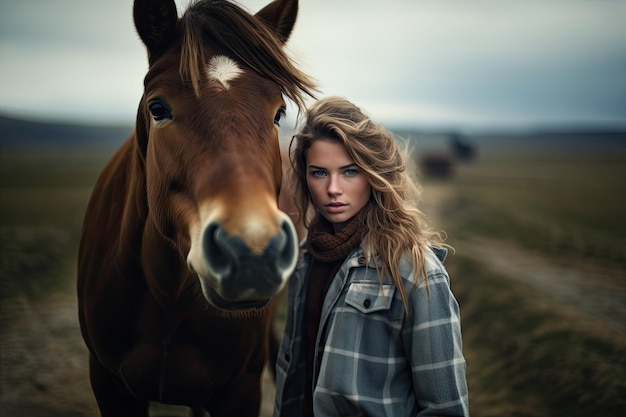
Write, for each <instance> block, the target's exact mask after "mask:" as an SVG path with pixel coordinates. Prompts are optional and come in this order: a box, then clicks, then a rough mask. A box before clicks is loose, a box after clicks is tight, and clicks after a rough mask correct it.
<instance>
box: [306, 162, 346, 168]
mask: <svg viewBox="0 0 626 417" xmlns="http://www.w3.org/2000/svg"><path fill="white" fill-rule="evenodd" d="M355 167H357V164H356V162H353V163H351V164H348V165H344V166H340V167H339V169H348V168H355ZM309 169H327V168H326V167H321V166H317V165H309Z"/></svg>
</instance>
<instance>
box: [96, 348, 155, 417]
mask: <svg viewBox="0 0 626 417" xmlns="http://www.w3.org/2000/svg"><path fill="white" fill-rule="evenodd" d="M89 379H90V380H91V388H92V389H93V393H94V395H95V397H96V401H97V402H98V408H99V409H100V414H101V416H102V417H148V409H149V405H150V404H149V402H148V401H143V400H140V399H138V398H136V397H135V396H133V395H132V394H131V393H130V392H129V391H128V390H127V389H126V387H125V386H124V384H122V382H121V381H120V380H118V379H117V378H115V377H114V376H113V375H112V374H111V373H110V372H109V371H108V370H107V369H106V368H105V367H103V366H102V364H101V363H100V362H99V361H98V359H97V358H96V357H95V356H94V355H93V354H90V355H89Z"/></svg>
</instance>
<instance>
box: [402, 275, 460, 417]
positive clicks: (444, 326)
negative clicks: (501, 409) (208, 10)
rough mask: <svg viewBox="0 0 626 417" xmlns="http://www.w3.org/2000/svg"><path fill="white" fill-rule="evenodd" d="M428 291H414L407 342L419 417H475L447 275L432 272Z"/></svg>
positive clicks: (405, 331)
mask: <svg viewBox="0 0 626 417" xmlns="http://www.w3.org/2000/svg"><path fill="white" fill-rule="evenodd" d="M428 283H429V285H428V288H427V287H426V286H425V285H423V284H420V285H419V286H418V287H413V288H412V289H409V290H408V292H407V294H408V296H409V304H410V305H409V317H408V319H407V322H406V325H405V326H404V329H403V333H402V336H403V343H404V345H405V350H406V352H407V355H408V356H409V357H410V362H411V371H412V378H413V389H414V392H415V397H416V400H417V405H418V413H417V415H418V416H469V403H468V392H467V382H466V376H465V368H466V365H465V358H464V357H463V351H462V350H463V347H462V340H461V323H460V315H459V305H458V303H457V301H456V299H455V298H454V295H453V294H452V291H451V289H450V283H449V277H448V275H447V272H446V271H445V269H444V268H443V266H440V267H438V268H435V269H430V270H429V273H428Z"/></svg>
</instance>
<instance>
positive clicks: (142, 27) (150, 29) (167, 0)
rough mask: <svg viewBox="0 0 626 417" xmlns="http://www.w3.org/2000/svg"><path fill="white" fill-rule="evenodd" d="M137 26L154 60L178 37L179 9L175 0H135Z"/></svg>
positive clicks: (134, 8) (151, 58) (134, 11)
mask: <svg viewBox="0 0 626 417" xmlns="http://www.w3.org/2000/svg"><path fill="white" fill-rule="evenodd" d="M133 17H134V19H135V28H136V29H137V33H138V34H139V37H140V38H141V40H142V41H143V43H144V44H145V45H146V47H147V48H148V58H149V60H150V62H152V61H153V60H154V59H155V58H156V57H157V56H159V55H161V54H162V53H163V52H165V51H166V50H167V49H168V48H169V47H170V46H171V45H172V43H173V42H174V41H176V40H177V39H178V36H179V35H178V11H177V10H176V3H175V2H174V0H135V5H134V7H133Z"/></svg>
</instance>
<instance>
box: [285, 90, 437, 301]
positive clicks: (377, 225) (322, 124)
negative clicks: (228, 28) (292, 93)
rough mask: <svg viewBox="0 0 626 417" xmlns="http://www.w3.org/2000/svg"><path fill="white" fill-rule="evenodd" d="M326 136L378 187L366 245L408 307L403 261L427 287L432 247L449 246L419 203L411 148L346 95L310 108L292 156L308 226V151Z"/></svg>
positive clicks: (298, 201)
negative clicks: (400, 141) (428, 257)
mask: <svg viewBox="0 0 626 417" xmlns="http://www.w3.org/2000/svg"><path fill="white" fill-rule="evenodd" d="M320 139H325V140H333V141H337V142H338V143H340V144H342V145H343V146H344V147H345V149H346V151H347V152H348V155H350V157H351V158H352V159H353V160H354V162H355V163H356V164H357V165H358V167H359V168H360V169H361V170H362V171H363V172H364V173H365V174H366V175H367V177H368V180H369V183H370V185H371V187H372V194H371V196H370V202H369V204H368V205H366V206H365V207H364V208H363V210H364V213H363V215H364V219H365V225H366V228H367V232H366V234H365V237H364V238H363V247H364V248H368V254H369V255H370V256H372V257H373V258H374V259H376V257H379V258H380V261H381V262H380V265H379V263H378V262H375V264H376V270H377V273H378V279H379V281H380V282H381V283H382V277H383V275H384V274H385V273H388V274H389V275H390V276H391V278H392V279H393V281H394V283H395V284H396V287H397V288H398V290H399V291H400V295H401V297H402V302H403V304H404V305H405V308H406V307H407V303H408V299H407V294H406V291H405V288H404V285H403V284H402V277H401V275H400V266H399V265H400V259H401V258H402V257H407V258H408V259H409V260H410V261H411V264H412V265H413V275H414V278H415V283H416V284H417V283H419V282H420V281H423V282H424V283H425V284H426V285H428V282H427V280H426V252H427V251H428V250H429V249H428V246H429V245H441V244H443V234H442V233H439V232H435V231H433V230H431V229H430V227H429V225H428V222H427V220H426V217H425V216H424V214H423V213H422V211H421V210H420V209H419V208H418V207H417V202H418V199H419V196H420V189H419V187H418V185H417V181H416V180H415V178H414V177H413V176H412V174H411V173H410V170H409V168H410V166H409V158H408V156H409V149H408V146H407V145H406V143H405V145H404V146H403V147H400V146H399V144H398V142H397V141H396V138H395V137H394V135H393V133H391V132H390V131H389V130H387V129H386V128H385V127H384V126H383V125H382V124H379V123H376V122H374V121H372V120H371V119H370V118H369V117H368V116H367V115H366V114H365V113H364V112H362V111H361V109H360V108H359V107H357V106H356V105H354V104H353V103H351V102H350V101H348V100H346V99H344V98H342V97H327V98H324V99H321V100H318V101H317V102H315V103H314V104H313V105H312V106H311V107H310V108H309V110H308V112H307V113H306V116H305V120H304V123H303V125H302V126H301V128H300V130H299V131H298V132H297V133H296V134H295V135H294V136H293V137H292V139H291V143H290V145H289V151H290V152H289V157H290V161H291V165H292V168H293V170H294V174H295V179H294V181H293V182H292V184H291V191H292V195H293V196H294V198H295V201H294V203H295V206H296V209H297V211H298V215H299V219H300V221H302V222H303V224H304V225H305V227H306V228H307V229H308V228H309V226H310V225H311V221H312V220H313V218H314V216H315V215H316V212H315V209H314V206H313V203H312V200H311V194H310V193H309V190H308V186H307V179H306V176H307V166H306V155H307V151H308V149H309V148H310V147H311V145H312V144H313V142H315V141H317V140H320Z"/></svg>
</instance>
